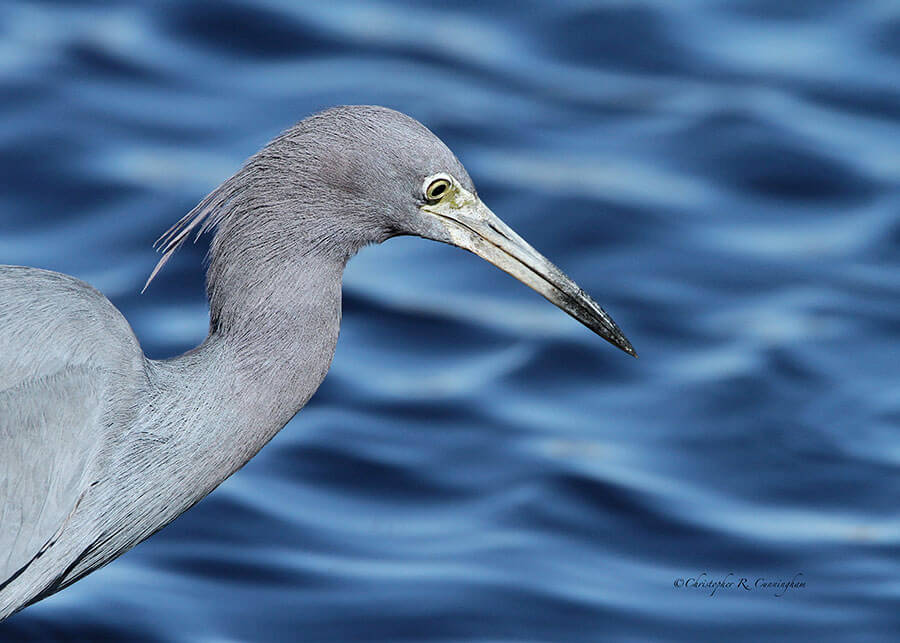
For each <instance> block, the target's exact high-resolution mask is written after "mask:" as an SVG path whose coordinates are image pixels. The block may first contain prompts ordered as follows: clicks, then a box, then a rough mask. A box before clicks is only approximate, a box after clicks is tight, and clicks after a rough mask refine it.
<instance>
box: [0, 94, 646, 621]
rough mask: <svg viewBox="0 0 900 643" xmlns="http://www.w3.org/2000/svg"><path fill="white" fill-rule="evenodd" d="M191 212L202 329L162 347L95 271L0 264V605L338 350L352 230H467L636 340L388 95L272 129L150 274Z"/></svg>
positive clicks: (54, 584)
mask: <svg viewBox="0 0 900 643" xmlns="http://www.w3.org/2000/svg"><path fill="white" fill-rule="evenodd" d="M206 230H215V236H214V237H213V241H212V244H211V248H210V266H209V269H208V272H207V294H208V297H209V300H210V327H209V334H208V335H207V337H206V339H205V340H204V342H203V343H202V344H201V345H200V346H198V347H197V348H195V349H193V350H191V351H188V352H187V353H185V354H183V355H180V356H178V357H175V358H172V359H168V360H163V361H157V360H150V359H147V358H146V357H145V356H144V355H143V352H142V351H141V348H140V345H139V343H138V341H137V338H136V337H135V335H134V333H133V331H132V330H131V327H130V326H129V325H128V323H127V321H126V320H125V318H124V317H123V316H122V315H121V313H119V311H118V310H117V309H116V308H115V307H114V306H113V305H112V304H111V303H110V302H109V300H107V299H106V298H105V297H104V296H103V295H102V294H101V293H99V292H98V291H96V290H95V289H93V288H92V287H91V286H89V285H87V284H85V283H84V282H81V281H79V280H77V279H75V278H73V277H69V276H66V275H62V274H59V273H54V272H49V271H45V270H38V269H35V268H27V267H17V266H2V267H0V620H2V619H4V618H6V617H7V616H9V615H10V614H12V613H13V612H15V611H17V610H19V609H22V608H23V607H25V606H27V605H29V604H31V603H33V602H35V601H37V600H40V599H41V598H44V597H46V596H49V595H50V594H53V593H54V592H56V591H58V590H60V589H62V588H63V587H65V586H67V585H69V584H71V583H73V582H75V581H76V580H78V579H79V578H81V577H83V576H84V575H85V574H88V573H89V572H91V571H93V570H95V569H97V568H98V567H100V566H102V565H104V564H106V563H108V562H110V561H111V560H113V559H115V558H116V557H117V556H119V555H121V554H122V553H124V552H125V551H127V550H128V549H130V548H131V547H133V546H134V545H136V544H137V543H139V542H141V541H142V540H144V539H145V538H147V537H148V536H150V535H151V534H153V533H154V532H155V531H157V530H158V529H160V528H162V527H163V526H165V525H166V524H168V523H169V522H171V521H172V520H174V519H175V518H176V517H177V516H178V515H180V514H181V513H183V512H184V511H186V510H187V509H189V508H190V507H191V506H193V505H194V504H195V503H196V502H198V501H199V500H200V499H202V498H203V497H204V496H205V495H207V494H208V493H209V492H210V491H212V490H213V489H214V488H215V487H216V486H217V485H219V484H220V483H221V482H222V481H223V480H224V479H225V478H227V477H228V476H229V475H231V474H232V473H234V472H235V471H236V470H237V469H239V468H240V467H241V466H242V465H243V464H244V463H246V462H247V461H248V460H249V459H250V458H251V457H253V455H255V454H256V453H257V452H258V451H259V450H260V449H261V448H262V447H263V445H265V444H266V442H268V441H269V440H270V439H271V438H272V437H273V436H274V435H275V434H276V433H277V432H278V431H279V430H280V429H281V428H282V427H283V426H284V425H285V424H286V423H287V422H288V421H289V420H290V419H291V418H292V417H293V416H294V415H295V414H296V413H297V412H298V411H299V410H300V409H301V408H302V407H303V406H304V405H305V404H306V403H307V401H308V400H309V399H310V397H311V396H312V395H313V394H314V393H315V391H316V389H317V388H318V387H319V384H320V383H321V382H322V380H323V378H324V377H325V374H326V372H327V371H328V368H329V366H330V364H331V360H332V357H333V355H334V350H335V346H336V343H337V338H338V331H339V326H340V318H341V279H342V275H343V270H344V267H345V265H346V263H347V261H348V260H349V259H350V257H352V256H353V255H354V254H355V253H356V252H357V251H358V250H359V249H360V248H362V247H363V246H365V245H367V244H371V243H378V242H381V241H384V240H386V239H388V238H390V237H392V236H397V235H403V234H411V235H418V236H422V237H425V238H429V239H433V240H437V241H442V242H446V243H451V244H453V245H457V246H460V247H463V248H465V249H467V250H470V251H472V252H474V253H476V254H479V255H480V256H482V257H484V258H485V259H487V260H488V261H491V262H492V263H494V264H495V265H497V266H498V267H500V268H502V269H503V270H505V271H507V272H509V273H510V274H512V275H513V276H515V277H517V278H518V279H520V280H521V281H523V282H525V283H526V284H528V285H529V286H531V287H532V288H534V289H535V290H537V291H538V292H540V293H541V294H542V295H544V296H545V297H546V298H547V299H549V300H550V301H552V302H553V303H555V304H557V305H558V306H560V307H561V308H563V309H564V310H566V312H568V313H569V314H571V315H572V316H573V317H575V318H576V319H579V321H582V322H583V323H585V324H586V325H588V326H589V327H591V328H592V329H593V330H595V332H597V333H598V334H600V335H601V336H603V337H604V338H605V339H607V340H608V341H610V342H611V343H613V344H615V345H617V346H619V347H620V348H622V349H623V350H625V351H626V352H629V353H631V354H634V351H633V349H632V348H631V345H630V344H629V343H628V340H627V339H625V337H624V335H622V333H621V331H619V329H618V327H617V326H616V325H615V323H614V322H613V321H612V320H611V319H610V318H609V316H608V315H606V313H604V312H603V311H602V310H601V309H600V308H599V306H597V305H596V304H595V303H594V302H593V300H591V299H590V298H589V297H588V296H587V295H586V294H585V293H584V292H583V291H581V289H579V288H578V287H577V286H576V285H575V284H574V283H573V282H571V280H569V279H568V278H567V277H566V276H565V275H564V274H563V273H562V272H561V271H559V269H557V268H556V267H555V266H553V265H552V264H551V263H550V262H549V261H547V260H546V259H544V258H543V257H542V256H541V255H540V254H538V253H537V252H536V251H535V250H534V249H533V248H531V246H529V245H528V244H527V243H525V242H524V241H523V240H522V239H521V238H520V237H518V236H517V235H516V234H515V233H514V232H513V231H512V230H510V229H509V228H508V227H507V226H505V224H503V223H502V222H501V221H500V220H499V219H497V218H496V217H495V216H494V215H493V214H492V213H491V212H490V210H488V209H487V208H486V207H485V206H484V205H483V204H482V203H481V201H480V199H478V197H477V193H476V191H475V188H474V186H473V184H472V181H471V179H470V178H469V176H468V174H467V173H466V171H465V169H464V168H463V167H462V165H461V164H460V163H459V161H458V160H457V159H456V157H455V156H454V155H453V154H452V152H450V150H449V149H447V147H446V146H445V145H444V144H443V143H442V142H441V141H440V140H439V139H437V138H436V137H435V136H434V135H433V134H432V133H431V132H430V131H428V130H427V129H426V128H425V127H424V126H423V125H421V124H420V123H418V122H417V121H415V120H413V119H411V118H409V117H408V116H405V115H403V114H400V113H399V112H395V111H393V110H389V109H386V108H380V107H372V106H350V107H339V108H332V109H330V110H326V111H325V112H321V113H319V114H316V115H314V116H311V117H309V118H307V119H304V120H303V121H301V122H300V123H298V124H297V125H295V126H294V127H293V128H291V129H289V130H287V131H286V132H285V133H283V134H282V135H281V136H279V137H278V138H276V139H275V140H274V141H272V142H271V143H269V145H267V146H266V147H265V148H263V149H262V150H261V151H260V152H259V153H257V154H256V155H255V156H253V157H251V158H250V159H249V160H248V161H247V163H245V165H244V166H243V167H242V168H241V169H240V170H239V171H238V172H237V173H236V174H235V175H234V176H232V177H231V178H229V179H228V180H227V181H225V182H224V183H223V184H222V185H221V186H219V187H218V188H216V190H214V191H213V192H212V193H211V194H210V195H209V196H207V197H206V198H205V199H204V200H203V201H202V202H201V203H200V204H199V205H198V206H197V207H196V208H195V209H194V210H192V211H191V212H190V213H189V214H188V215H187V216H186V217H185V218H184V219H182V220H181V221H180V222H179V223H178V224H176V226H174V227H173V228H172V229H171V230H170V231H169V233H168V234H167V236H166V237H164V245H165V248H164V250H165V253H164V255H163V258H162V260H161V261H160V264H159V265H158V266H157V268H156V270H154V272H153V274H152V275H151V279H152V278H153V275H155V274H156V273H157V271H158V270H159V269H160V268H161V267H162V265H163V264H164V263H165V262H166V261H167V260H168V258H169V257H170V256H171V254H172V253H173V252H174V251H175V250H176V249H177V248H178V246H179V245H180V244H181V243H182V242H183V241H184V240H185V239H186V238H187V237H188V236H189V235H190V234H192V233H196V234H200V233H202V232H204V231H206Z"/></svg>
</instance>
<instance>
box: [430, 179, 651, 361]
mask: <svg viewBox="0 0 900 643" xmlns="http://www.w3.org/2000/svg"><path fill="white" fill-rule="evenodd" d="M421 209H422V210H424V211H425V212H428V213H430V214H432V215H435V216H436V217H438V219H439V220H440V222H441V223H442V224H443V226H444V228H445V229H446V232H447V234H448V236H449V243H451V244H453V245H455V246H458V247H460V248H464V249H465V250H468V251H470V252H473V253H475V254H476V255H478V256H479V257H481V258H482V259H485V260H486V261H489V262H491V263H492V264H494V265H495V266H497V267H498V268H500V269H501V270H503V271H504V272H507V273H508V274H510V275H512V276H513V277H515V278H516V279H518V280H519V281H521V282H522V283H524V284H525V285H527V286H529V287H530V288H533V289H534V290H536V291H537V292H539V293H540V294H541V295H543V296H544V297H546V298H547V300H548V301H550V302H552V303H554V304H555V305H557V306H558V307H559V308H562V309H563V310H564V311H566V312H567V313H569V314H570V315H571V316H572V317H574V318H575V319H577V320H578V321H580V322H581V323H582V324H584V325H585V326H587V327H588V328H590V329H591V330H592V331H594V332H595V333H597V334H598V335H600V337H602V338H603V339H605V340H606V341H608V342H609V343H610V344H612V345H613V346H616V347H618V348H620V349H622V350H623V351H625V352H626V353H628V354H629V355H632V356H634V357H637V353H636V352H635V350H634V348H633V347H632V346H631V342H629V341H628V339H627V338H626V337H625V334H624V333H622V331H621V330H619V327H618V326H617V325H616V322H614V321H613V320H612V317H610V316H609V315H608V314H607V313H606V311H604V310H603V309H602V308H600V306H598V305H597V303H596V302H595V301H594V300H593V299H591V297H590V296H589V295H588V294H587V293H586V292H584V291H583V290H582V289H581V288H579V287H578V284H576V283H575V282H574V281H572V280H571V279H570V278H569V277H567V276H566V274H565V273H563V271H562V270H560V269H559V268H557V267H556V266H555V265H553V264H552V263H551V262H550V261H549V260H547V258H546V257H544V256H543V255H541V254H540V253H539V252H538V251H537V250H535V249H534V248H532V247H531V246H530V245H529V244H528V243H527V242H526V241H525V240H524V239H522V237H520V236H519V235H517V234H516V233H515V232H514V231H513V230H512V229H511V228H510V227H509V226H508V225H506V224H505V223H503V221H501V220H500V218H499V217H498V216H497V215H495V214H494V213H493V212H491V211H490V209H488V207H487V206H486V205H484V203H482V202H481V199H479V198H478V197H477V196H475V195H473V194H471V193H470V192H468V191H466V190H465V189H463V188H462V187H460V186H458V185H454V186H453V188H452V189H451V190H450V191H449V192H448V194H447V195H446V196H445V197H444V198H443V199H442V200H441V201H439V202H438V203H434V204H428V205H423V206H422V207H421Z"/></svg>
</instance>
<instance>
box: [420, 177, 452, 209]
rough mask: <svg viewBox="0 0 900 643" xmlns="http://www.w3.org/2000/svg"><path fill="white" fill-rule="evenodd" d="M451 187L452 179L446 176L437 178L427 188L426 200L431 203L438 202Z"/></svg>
mask: <svg viewBox="0 0 900 643" xmlns="http://www.w3.org/2000/svg"><path fill="white" fill-rule="evenodd" d="M448 189H450V181H448V180H447V179H444V178H440V179H435V180H434V181H432V182H431V183H429V184H428V187H427V188H425V200H426V201H428V202H429V203H437V202H438V201H440V200H441V198H442V197H443V196H444V195H445V194H446V193H447V190H448Z"/></svg>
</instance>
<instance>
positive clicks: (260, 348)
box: [164, 259, 344, 479]
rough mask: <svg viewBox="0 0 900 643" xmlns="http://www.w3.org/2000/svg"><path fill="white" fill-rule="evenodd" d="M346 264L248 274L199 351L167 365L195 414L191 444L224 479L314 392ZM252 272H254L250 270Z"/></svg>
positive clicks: (330, 351) (329, 351) (168, 383)
mask: <svg viewBox="0 0 900 643" xmlns="http://www.w3.org/2000/svg"><path fill="white" fill-rule="evenodd" d="M343 268H344V263H343V262H341V261H332V262H328V261H321V260H317V261H312V260H310V261H306V260H302V259H301V260H299V261H294V262H293V263H291V264H290V265H283V266H281V267H280V269H279V270H278V271H270V274H269V277H268V278H265V279H250V278H248V279H247V281H246V282H245V283H243V284H240V287H238V288H236V289H235V290H233V291H231V292H232V293H233V297H234V301H224V302H220V304H222V307H221V308H220V310H219V316H218V319H216V318H211V324H210V332H209V335H208V336H207V338H206V340H205V341H204V342H203V343H202V344H201V345H200V346H198V347H197V348H195V349H194V350H192V351H189V352H188V353H185V354H184V355H182V356H180V357H178V358H175V359H173V360H169V361H167V362H166V363H165V370H166V377H165V378H164V379H165V382H164V386H165V387H166V388H174V389H175V391H174V393H173V394H174V395H175V396H177V397H180V398H183V399H182V402H183V408H194V409H197V410H196V418H192V419H191V420H190V426H185V427H184V430H185V431H186V432H188V433H189V435H186V436H185V441H184V442H185V444H190V445H193V446H192V448H209V449H210V450H213V451H214V452H215V453H216V455H215V456H214V457H215V459H216V460H218V464H217V465H216V467H215V470H216V471H217V472H219V473H221V474H222V477H223V479H224V477H226V476H227V475H229V474H230V473H231V472H233V471H234V470H236V469H237V468H239V467H240V466H242V465H243V464H244V463H245V462H246V461H247V460H249V459H250V458H251V457H252V456H253V455H255V454H256V452H257V451H259V449H260V448H262V446H263V445H264V444H265V443H266V442H268V441H269V440H270V439H271V438H272V437H273V436H274V435H275V434H276V433H277V432H278V431H279V430H280V429H281V428H282V427H283V426H284V425H285V424H286V423H287V422H288V421H289V420H290V419H291V418H292V417H293V416H294V415H295V414H296V413H297V411H299V410H300V409H301V408H303V406H304V405H305V404H306V403H307V402H308V401H309V399H310V398H311V397H312V395H313V394H314V393H315V391H316V389H318V387H319V384H321V382H322V380H323V379H324V377H325V374H326V372H327V371H328V368H329V366H330V364H331V360H332V357H333V356H334V350H335V347H336V344H337V338H338V330H339V327H340V319H341V280H342V275H343ZM246 274H248V275H252V274H254V273H253V271H252V270H250V269H248V271H247V273H246Z"/></svg>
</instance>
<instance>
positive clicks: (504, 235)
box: [488, 221, 512, 241]
mask: <svg viewBox="0 0 900 643" xmlns="http://www.w3.org/2000/svg"><path fill="white" fill-rule="evenodd" d="M488 225H489V226H490V227H491V230H493V231H494V232H496V233H497V234H499V235H500V236H501V237H503V238H504V239H506V240H507V241H512V239H510V238H509V237H507V236H506V233H505V232H503V230H501V229H500V228H498V227H497V226H495V225H494V224H493V223H491V222H490V221H489V222H488Z"/></svg>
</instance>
